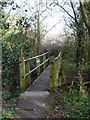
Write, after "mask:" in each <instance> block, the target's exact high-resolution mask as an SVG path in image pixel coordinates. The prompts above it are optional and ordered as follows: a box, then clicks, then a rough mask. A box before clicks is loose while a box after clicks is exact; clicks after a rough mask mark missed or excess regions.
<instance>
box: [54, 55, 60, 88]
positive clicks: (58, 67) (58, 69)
mask: <svg viewBox="0 0 90 120" xmlns="http://www.w3.org/2000/svg"><path fill="white" fill-rule="evenodd" d="M55 64H56V70H55V71H56V76H55V89H57V88H58V85H59V84H58V83H59V72H60V65H61V54H60V56H59V57H58V59H57V60H56V63H55Z"/></svg>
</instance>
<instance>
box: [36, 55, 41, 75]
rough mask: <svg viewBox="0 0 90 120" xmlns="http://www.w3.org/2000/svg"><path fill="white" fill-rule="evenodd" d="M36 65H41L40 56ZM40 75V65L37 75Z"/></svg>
mask: <svg viewBox="0 0 90 120" xmlns="http://www.w3.org/2000/svg"><path fill="white" fill-rule="evenodd" d="M36 65H37V66H39V65H40V58H39V57H37V58H36ZM39 75H40V67H39V68H38V69H37V76H39Z"/></svg>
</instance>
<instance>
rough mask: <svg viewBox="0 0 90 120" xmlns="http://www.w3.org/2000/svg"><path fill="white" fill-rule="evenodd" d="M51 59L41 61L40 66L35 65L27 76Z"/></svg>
mask: <svg viewBox="0 0 90 120" xmlns="http://www.w3.org/2000/svg"><path fill="white" fill-rule="evenodd" d="M48 60H49V58H48V59H47V60H45V61H44V62H43V63H41V64H40V65H39V66H37V67H35V68H34V69H32V70H31V71H30V72H29V73H27V74H25V77H26V76H28V75H29V74H31V73H32V72H33V71H35V70H36V69H38V68H39V67H41V66H42V65H43V64H44V63H46V62H47V61H48Z"/></svg>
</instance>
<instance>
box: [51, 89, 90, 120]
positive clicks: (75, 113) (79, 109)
mask: <svg viewBox="0 0 90 120" xmlns="http://www.w3.org/2000/svg"><path fill="white" fill-rule="evenodd" d="M88 97H89V96H88V95H86V97H82V94H81V93H80V92H79V91H78V90H73V92H72V93H69V91H68V90H62V91H61V92H59V93H58V96H57V98H56V104H55V106H54V108H53V109H52V112H51V113H49V114H51V115H52V117H53V116H54V117H55V118H57V117H58V118H71V119H73V118H75V119H81V120H83V119H85V120H87V119H89V112H88V111H89V109H90V106H89V101H88ZM51 115H49V116H51Z"/></svg>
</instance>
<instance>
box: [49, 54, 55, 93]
mask: <svg viewBox="0 0 90 120" xmlns="http://www.w3.org/2000/svg"><path fill="white" fill-rule="evenodd" d="M54 81H55V56H51V58H50V77H49V91H52V90H53V88H54Z"/></svg>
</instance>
